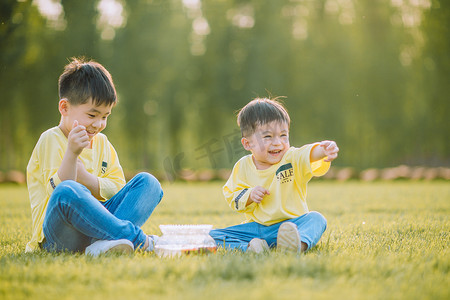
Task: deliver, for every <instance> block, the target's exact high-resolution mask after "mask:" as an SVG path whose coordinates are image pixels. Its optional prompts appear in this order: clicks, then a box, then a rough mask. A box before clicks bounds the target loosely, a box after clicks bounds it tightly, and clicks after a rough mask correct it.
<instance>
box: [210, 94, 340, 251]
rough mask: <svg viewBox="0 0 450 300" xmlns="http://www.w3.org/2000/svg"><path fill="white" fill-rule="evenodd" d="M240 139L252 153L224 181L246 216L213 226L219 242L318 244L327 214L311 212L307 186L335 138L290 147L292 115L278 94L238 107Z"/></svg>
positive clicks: (330, 154) (245, 246)
mask: <svg viewBox="0 0 450 300" xmlns="http://www.w3.org/2000/svg"><path fill="white" fill-rule="evenodd" d="M237 119H238V120H237V121H238V125H239V126H240V128H241V133H242V139H241V142H242V145H243V146H244V148H245V150H247V151H250V152H251V155H247V156H244V157H243V158H241V159H240V160H239V161H238V162H237V163H236V164H235V166H234V168H233V171H232V174H231V176H230V178H229V179H228V181H227V183H226V184H225V186H224V187H223V193H224V196H225V198H226V200H227V202H228V204H229V205H230V207H231V208H232V209H233V210H236V211H237V212H240V213H244V215H245V217H246V219H247V220H246V222H245V223H243V224H240V225H236V226H231V227H228V228H224V229H216V230H212V231H211V233H210V234H211V236H212V237H213V238H214V239H215V241H216V242H217V244H218V245H223V246H224V247H229V248H237V249H241V250H243V251H251V252H257V253H259V252H262V251H267V250H269V248H272V247H275V246H276V247H277V248H278V249H280V250H282V251H294V252H304V251H306V250H308V249H310V248H312V247H314V246H315V245H316V244H317V242H318V241H319V239H320V237H321V236H322V234H323V232H324V231H325V228H326V220H325V218H324V217H323V216H322V215H321V214H319V213H318V212H309V210H308V206H307V205H306V186H307V183H308V181H309V180H310V179H311V178H312V176H321V175H324V174H325V173H326V172H327V171H328V169H329V167H330V162H331V161H332V160H334V159H335V158H336V157H337V153H338V151H339V148H338V147H337V145H336V143H335V142H332V141H323V142H321V143H315V144H311V145H305V146H303V147H301V148H294V147H290V145H289V125H290V118H289V115H288V113H287V111H286V110H285V108H284V107H283V106H282V105H281V104H280V103H279V102H278V101H277V99H274V100H270V99H265V98H264V99H260V98H257V99H255V100H253V101H251V102H250V103H248V104H247V105H246V106H245V107H244V108H242V110H241V111H240V112H239V114H238V117H237Z"/></svg>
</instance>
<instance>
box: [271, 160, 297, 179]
mask: <svg viewBox="0 0 450 300" xmlns="http://www.w3.org/2000/svg"><path fill="white" fill-rule="evenodd" d="M275 174H276V176H277V179H278V180H279V181H280V183H286V182H291V181H292V177H293V176H294V169H293V168H292V164H291V163H288V164H285V165H282V166H281V167H279V168H278V170H277V172H276V173H275Z"/></svg>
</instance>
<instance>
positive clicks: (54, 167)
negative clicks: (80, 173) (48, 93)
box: [26, 127, 125, 252]
mask: <svg viewBox="0 0 450 300" xmlns="http://www.w3.org/2000/svg"><path fill="white" fill-rule="evenodd" d="M67 143H68V141H67V138H66V136H65V135H64V133H63V132H62V131H61V129H60V128H59V127H53V128H50V129H49V130H47V131H45V132H44V133H42V135H41V137H40V138H39V140H38V142H37V144H36V146H35V148H34V150H33V153H32V154H31V158H30V161H29V162H28V166H27V185H28V193H29V197H30V203H31V217H32V238H31V240H30V241H29V242H28V244H27V247H26V251H27V252H29V251H33V250H35V249H37V248H38V246H39V243H40V242H42V240H43V239H44V233H43V231H42V224H43V222H44V217H45V211H46V209H47V204H48V200H49V198H50V196H51V194H52V193H53V190H54V189H55V188H56V186H57V185H58V184H60V183H61V180H60V179H59V177H58V173H57V171H58V169H59V167H60V166H61V162H62V159H63V156H64V154H65V152H66V149H67ZM78 158H79V159H80V160H81V161H82V163H83V165H84V166H85V168H86V170H87V171H88V172H89V173H91V174H93V175H95V176H97V177H98V181H99V187H100V195H101V196H102V198H103V200H102V201H106V200H107V199H109V198H111V197H112V196H114V195H115V194H116V193H117V192H118V191H119V190H120V189H121V188H122V187H123V186H124V185H125V177H124V175H123V171H122V167H121V166H120V163H119V158H118V157H117V153H116V151H115V149H114V147H113V146H112V145H111V143H110V142H109V141H108V139H107V137H106V135H104V134H102V133H99V134H97V135H96V136H95V137H94V139H93V142H92V148H91V149H88V148H85V149H83V152H81V154H80V156H79V157H78Z"/></svg>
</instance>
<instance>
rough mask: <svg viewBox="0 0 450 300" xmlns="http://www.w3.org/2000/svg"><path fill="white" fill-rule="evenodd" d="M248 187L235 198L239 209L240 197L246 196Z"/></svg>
mask: <svg viewBox="0 0 450 300" xmlns="http://www.w3.org/2000/svg"><path fill="white" fill-rule="evenodd" d="M247 190H248V189H243V190H242V192H240V193H239V195H238V196H237V197H236V199H234V203H235V204H236V209H239V207H238V204H239V199H241V198H242V196H244V194H245V192H247Z"/></svg>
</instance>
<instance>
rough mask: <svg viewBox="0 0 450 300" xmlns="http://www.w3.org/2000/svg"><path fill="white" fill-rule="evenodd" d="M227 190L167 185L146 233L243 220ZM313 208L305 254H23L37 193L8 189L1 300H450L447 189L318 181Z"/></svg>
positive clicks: (1, 214)
mask: <svg viewBox="0 0 450 300" xmlns="http://www.w3.org/2000/svg"><path fill="white" fill-rule="evenodd" d="M221 186H222V184H221V183H208V184H198V183H195V184H194V183H192V184H184V183H176V184H170V183H164V184H163V188H164V191H165V196H164V199H163V201H162V202H161V204H160V206H159V207H158V208H157V209H156V210H155V212H154V214H153V215H152V217H151V218H150V220H149V221H148V222H147V223H146V224H145V225H144V227H143V228H144V230H145V231H146V232H147V233H156V234H160V231H159V227H158V226H159V225H160V224H213V225H214V227H216V228H217V227H224V226H229V225H233V224H237V223H240V222H241V221H242V220H243V216H241V215H239V214H237V213H235V212H233V211H232V210H231V209H229V208H228V206H227V204H226V202H225V200H224V199H223V197H222V194H221ZM308 192H309V194H308V199H309V200H308V203H309V208H310V210H317V211H320V212H321V213H323V214H324V215H325V217H326V218H327V220H328V228H327V231H326V232H325V234H324V236H323V237H322V239H321V241H320V242H319V244H318V245H317V247H315V248H314V249H312V250H311V251H310V252H308V253H307V254H306V255H295V254H281V253H277V252H276V251H272V252H270V253H266V254H263V255H255V254H246V253H241V252H239V251H225V250H223V249H219V250H218V251H217V253H215V254H210V255H188V256H183V257H179V258H164V259H161V258H159V257H157V256H156V255H155V254H153V253H144V252H136V253H134V254H132V255H125V256H118V255H104V256H101V257H99V258H96V259H94V258H91V257H86V256H84V255H82V254H68V253H62V254H49V253H46V252H41V251H38V252H35V253H31V254H28V253H24V249H25V244H26V242H27V241H28V239H29V238H30V235H31V229H30V228H31V218H30V207H29V202H28V195H27V191H26V187H23V186H8V185H4V186H0V237H1V240H0V245H1V248H0V270H1V272H0V298H1V299H30V298H36V299H54V298H58V299H77V298H78V299H84V298H86V297H88V298H89V299H124V298H127V299H131V298H137V299H149V298H157V299H199V298H201V299H207V298H214V299H250V298H251V299H286V298H294V297H295V298H305V297H307V298H312V297H314V298H316V299H329V298H336V299H342V298H350V299H448V298H449V297H450V288H449V286H450V279H449V269H450V259H449V258H450V251H449V246H450V245H449V243H450V236H449V231H450V230H449V229H450V217H449V216H450V201H449V199H450V185H449V184H448V182H443V181H437V182H414V183H412V182H391V183H384V182H379V183H371V184H368V183H359V182H347V183H338V182H314V183H312V184H311V185H310V188H309V191H308Z"/></svg>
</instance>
